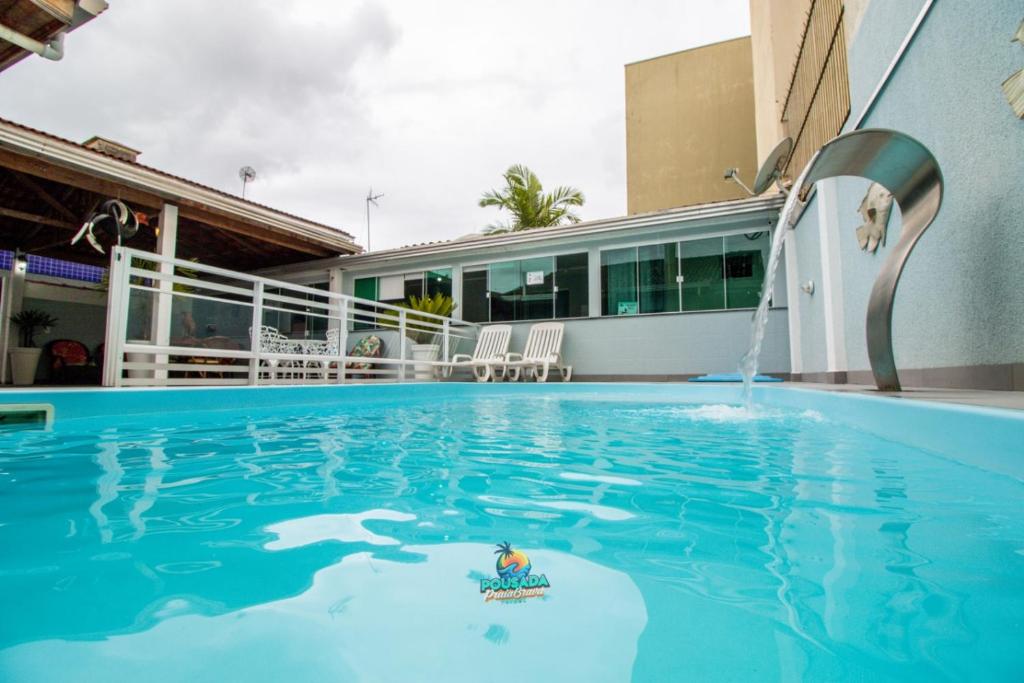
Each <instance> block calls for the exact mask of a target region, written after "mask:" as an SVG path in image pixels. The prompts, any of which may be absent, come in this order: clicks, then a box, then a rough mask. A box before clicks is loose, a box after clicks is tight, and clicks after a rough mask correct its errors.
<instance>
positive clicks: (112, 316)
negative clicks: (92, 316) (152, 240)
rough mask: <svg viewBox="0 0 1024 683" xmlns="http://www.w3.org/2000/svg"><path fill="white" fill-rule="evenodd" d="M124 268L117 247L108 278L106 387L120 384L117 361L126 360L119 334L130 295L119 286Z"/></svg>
mask: <svg viewBox="0 0 1024 683" xmlns="http://www.w3.org/2000/svg"><path fill="white" fill-rule="evenodd" d="M124 268H125V265H124V253H123V252H122V251H121V248H120V247H115V248H114V249H112V250H111V252H110V271H109V274H108V276H107V329H106V335H105V337H104V344H103V386H105V387H116V386H118V384H120V382H118V381H117V374H116V372H117V367H118V366H117V362H116V360H115V359H116V358H124V349H122V339H121V335H120V334H118V332H119V330H120V329H121V325H120V321H121V316H122V314H123V313H122V308H123V307H124V300H126V299H127V297H128V294H129V292H128V291H127V290H125V289H123V288H122V287H120V286H119V285H120V283H121V271H122V270H123V269H124Z"/></svg>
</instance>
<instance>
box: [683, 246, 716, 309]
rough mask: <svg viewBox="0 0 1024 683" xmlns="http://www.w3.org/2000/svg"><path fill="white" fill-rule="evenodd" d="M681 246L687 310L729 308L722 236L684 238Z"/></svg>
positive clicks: (684, 295) (685, 306) (684, 299)
mask: <svg viewBox="0 0 1024 683" xmlns="http://www.w3.org/2000/svg"><path fill="white" fill-rule="evenodd" d="M680 247H681V250H682V259H681V263H682V265H681V270H682V276H683V310H684V311H713V310H720V309H723V308H725V272H724V259H723V254H722V238H721V237H711V238H708V239H702V240H690V241H688V242H682V243H681V244H680Z"/></svg>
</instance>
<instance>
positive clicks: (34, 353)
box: [9, 308, 57, 386]
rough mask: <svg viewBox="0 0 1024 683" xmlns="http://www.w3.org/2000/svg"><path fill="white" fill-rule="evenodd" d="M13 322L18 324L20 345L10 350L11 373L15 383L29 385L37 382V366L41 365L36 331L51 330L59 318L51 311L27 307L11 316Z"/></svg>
mask: <svg viewBox="0 0 1024 683" xmlns="http://www.w3.org/2000/svg"><path fill="white" fill-rule="evenodd" d="M11 322H12V323H14V324H15V325H17V326H18V332H19V334H18V341H19V344H20V346H18V347H15V348H12V349H11V350H10V351H9V354H10V357H11V375H12V377H13V379H14V383H15V384H18V385H22V386H24V385H27V384H32V383H33V382H35V379H36V368H37V367H38V366H39V355H40V354H41V353H42V349H38V348H36V331H37V330H40V329H41V330H42V331H43V332H49V331H50V328H51V327H53V326H54V325H56V324H57V319H56V318H54V317H53V316H52V315H50V314H49V313H45V312H44V311H40V310H37V309H34V308H26V309H25V310H24V311H22V312H21V313H18V314H16V315H12V316H11Z"/></svg>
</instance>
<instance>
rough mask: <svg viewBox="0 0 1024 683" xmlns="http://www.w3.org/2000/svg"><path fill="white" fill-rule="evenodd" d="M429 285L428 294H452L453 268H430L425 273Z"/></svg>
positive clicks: (424, 276)
mask: <svg viewBox="0 0 1024 683" xmlns="http://www.w3.org/2000/svg"><path fill="white" fill-rule="evenodd" d="M423 278H424V280H426V285H427V296H434V295H435V294H441V295H442V296H451V295H452V269H451V268H442V269H440V270H428V271H427V272H426V273H425V274H424V275H423Z"/></svg>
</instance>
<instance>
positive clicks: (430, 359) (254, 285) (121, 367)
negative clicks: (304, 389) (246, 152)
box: [103, 247, 479, 387]
mask: <svg viewBox="0 0 1024 683" xmlns="http://www.w3.org/2000/svg"><path fill="white" fill-rule="evenodd" d="M478 327H479V326H478V325H476V324H475V323H470V322H466V321H463V320H458V319H456V318H446V317H442V316H437V315H432V314H429V313H421V312H418V311H412V310H409V309H406V308H401V307H399V306H392V305H388V304H382V303H379V302H376V301H370V300H367V299H359V298H356V297H353V296H348V295H344V294H337V293H333V292H329V291H326V290H322V289H317V288H315V287H308V286H304V285H297V284H293V283H289V282H282V281H277V280H270V279H267V278H262V277H257V276H254V275H247V274H245V273H238V272H234V271H230V270H226V269H223V268H215V267H212V266H206V265H203V264H200V263H194V262H192V261H183V260H180V259H173V258H166V257H163V256H159V255H157V254H151V253H148V252H144V251H138V250H135V249H129V248H126V247H118V248H115V249H114V254H113V260H112V267H111V270H110V279H109V292H108V310H107V335H106V342H105V351H104V368H103V384H104V385H105V386H113V387H118V386H183V385H184V386H189V385H194V386H202V385H224V384H234V385H240V384H317V383H319V384H322V383H345V382H372V381H376V382H396V381H397V382H402V381H414V380H432V379H434V378H435V372H434V369H435V368H437V367H438V365H439V364H441V363H443V362H445V361H447V360H448V359H450V358H451V357H452V356H453V355H454V354H455V353H458V352H463V353H465V352H467V350H471V347H472V345H473V340H474V339H475V338H476V335H477V330H478ZM369 337H376V340H372V339H371V340H368V341H363V340H367V338H369ZM360 341H363V344H362V345H361V346H362V347H363V348H362V349H360V352H359V353H355V354H353V351H352V350H353V349H356V348H358V347H359V346H360V343H359V342H360ZM414 351H415V354H414ZM374 352H376V355H372V356H366V355H362V354H364V353H374ZM414 355H415V357H414Z"/></svg>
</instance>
